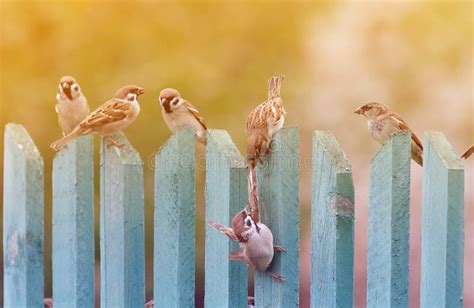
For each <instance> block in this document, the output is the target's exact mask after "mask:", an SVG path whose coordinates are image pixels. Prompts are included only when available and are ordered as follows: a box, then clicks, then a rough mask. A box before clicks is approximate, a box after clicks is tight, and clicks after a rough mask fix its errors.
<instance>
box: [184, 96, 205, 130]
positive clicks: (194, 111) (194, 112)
mask: <svg viewBox="0 0 474 308" xmlns="http://www.w3.org/2000/svg"><path fill="white" fill-rule="evenodd" d="M185 104H186V108H188V110H189V112H191V114H192V115H193V116H194V117H195V118H196V120H197V121H198V122H199V124H201V126H202V127H204V129H207V126H206V123H205V122H204V118H203V117H201V115H200V114H199V111H198V110H197V109H196V107H194V106H193V105H192V104H191V103H190V102H188V101H185Z"/></svg>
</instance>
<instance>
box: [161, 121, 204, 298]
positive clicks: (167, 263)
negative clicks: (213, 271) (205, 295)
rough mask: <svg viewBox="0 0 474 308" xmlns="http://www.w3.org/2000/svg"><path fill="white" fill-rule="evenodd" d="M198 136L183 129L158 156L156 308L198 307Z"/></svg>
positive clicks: (168, 142) (167, 143)
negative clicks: (196, 296)
mask: <svg viewBox="0 0 474 308" xmlns="http://www.w3.org/2000/svg"><path fill="white" fill-rule="evenodd" d="M194 216H195V205H194V133H193V131H192V130H191V129H182V130H180V131H179V132H178V133H176V134H175V135H173V136H172V137H171V138H170V139H169V140H168V141H167V142H166V144H165V145H164V146H163V147H162V148H161V149H160V150H159V151H158V153H157V154H156V162H155V217H154V230H155V231H154V235H155V237H154V253H153V254H154V257H153V263H154V267H153V273H154V274H153V275H154V276H153V277H154V278H153V279H154V292H153V294H154V304H155V307H192V306H193V305H194V256H195V253H194V232H195V231H194V228H195V222H194Z"/></svg>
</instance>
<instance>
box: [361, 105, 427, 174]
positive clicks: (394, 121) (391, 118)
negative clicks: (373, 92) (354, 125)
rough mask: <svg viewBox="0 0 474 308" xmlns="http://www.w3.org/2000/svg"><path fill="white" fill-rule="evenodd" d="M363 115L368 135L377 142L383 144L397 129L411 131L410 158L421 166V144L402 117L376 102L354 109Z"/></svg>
mask: <svg viewBox="0 0 474 308" xmlns="http://www.w3.org/2000/svg"><path fill="white" fill-rule="evenodd" d="M354 112H355V113H357V114H361V115H363V116H365V118H366V119H367V122H368V126H369V132H370V135H371V136H372V137H373V138H374V139H375V140H376V141H378V142H379V143H381V144H384V143H385V142H386V141H387V140H388V139H390V136H391V135H392V134H393V133H396V132H399V131H410V132H411V158H412V159H413V160H414V161H416V162H417V163H418V164H419V165H420V166H423V145H422V144H421V141H420V139H418V137H417V136H416V135H415V133H413V132H412V130H411V129H410V127H408V124H407V123H406V122H405V121H403V120H402V118H401V117H400V116H399V115H398V114H396V113H395V112H393V111H391V110H390V109H389V108H388V107H387V106H385V105H384V104H381V103H377V102H370V103H367V104H365V105H363V106H361V107H359V108H357V109H356V111H354Z"/></svg>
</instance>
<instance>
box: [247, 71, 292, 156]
mask: <svg viewBox="0 0 474 308" xmlns="http://www.w3.org/2000/svg"><path fill="white" fill-rule="evenodd" d="M284 79H285V77H284V76H275V77H272V78H270V80H269V81H268V99H267V100H266V101H264V102H263V103H261V104H260V105H258V106H257V107H256V108H255V109H254V110H253V111H252V112H250V114H249V115H248V117H247V124H246V135H247V160H248V162H249V165H256V164H257V162H258V161H259V160H260V156H261V155H265V154H267V153H268V150H269V146H270V142H271V141H272V138H273V135H274V134H275V132H276V131H277V130H279V129H280V128H282V127H283V123H284V122H285V115H286V111H285V108H283V100H282V99H281V97H280V89H281V84H282V82H283V80H284Z"/></svg>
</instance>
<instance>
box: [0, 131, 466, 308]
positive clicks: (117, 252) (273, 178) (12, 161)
mask: <svg viewBox="0 0 474 308" xmlns="http://www.w3.org/2000/svg"><path fill="white" fill-rule="evenodd" d="M117 138H120V142H123V143H125V144H126V145H125V146H124V147H123V148H120V149H118V148H115V147H112V148H107V147H105V146H104V143H102V145H101V156H100V157H101V161H100V165H101V168H100V250H101V251H100V255H101V259H100V270H101V282H100V286H101V307H143V305H144V302H145V265H144V264H145V258H144V250H145V247H144V245H145V241H144V183H143V162H142V160H141V158H140V156H139V154H138V153H137V152H136V151H135V150H134V149H133V148H132V147H131V146H130V144H129V143H128V142H127V140H126V138H125V137H124V135H120V136H117ZM424 143H425V157H424V158H425V165H424V167H423V170H424V171H423V172H424V183H423V216H422V262H421V271H422V273H421V306H422V307H434V306H436V307H440V306H443V307H461V306H462V304H463V303H462V289H463V250H464V171H463V165H462V162H461V161H460V159H459V157H458V156H457V155H456V154H455V152H454V151H453V149H452V147H451V146H450V145H449V143H448V142H447V140H446V139H445V138H444V136H443V135H442V134H440V133H436V132H429V133H426V134H425V139H424ZM298 144H299V140H298V129H297V128H296V127H290V128H284V129H282V130H280V131H279V132H278V133H277V134H276V135H275V138H274V141H273V142H272V146H271V153H270V155H269V156H268V157H267V158H266V159H264V163H263V165H262V166H260V167H259V168H258V170H257V171H258V183H259V193H260V200H261V203H262V204H263V205H265V209H266V210H263V211H261V212H262V214H263V215H264V219H265V220H266V222H267V224H268V225H269V227H270V228H271V230H272V231H273V234H274V242H275V243H276V244H281V245H283V246H284V247H285V249H286V253H282V254H277V255H276V257H275V259H274V261H273V262H272V271H274V272H276V273H278V274H281V275H283V276H284V277H285V282H284V283H278V282H276V281H274V280H273V279H272V278H270V277H269V276H266V275H263V274H260V273H256V274H255V305H256V307H297V306H298V292H299V272H300V268H299V247H300V242H299V238H300V237H299V212H300V210H299V199H298V190H299V186H298V183H299V169H300V166H299V147H298ZM4 159H5V161H4V183H5V186H4V225H3V228H4V230H3V251H4V306H5V307H42V305H43V289H44V268H43V263H44V262H43V238H44V231H43V229H44V225H43V216H44V213H43V208H44V201H43V200H44V180H43V177H44V170H43V169H44V168H43V160H42V158H41V155H40V153H39V151H38V150H37V148H36V146H35V144H34V142H33V141H32V139H31V138H30V136H29V135H28V133H27V131H26V130H25V129H24V128H23V127H22V126H20V125H15V124H8V125H7V126H6V128H5V155H4ZM194 166H195V158H194V136H193V132H192V131H191V130H189V129H183V130H181V131H179V132H178V133H177V134H175V135H173V136H172V137H171V138H170V139H169V140H168V142H167V143H166V144H165V145H164V146H163V147H162V148H161V149H160V151H159V152H158V153H157V155H156V160H155V167H156V168H155V186H154V187H155V199H154V200H155V207H154V252H153V255H154V257H153V261H154V276H153V279H154V290H153V291H154V303H155V307H192V306H193V305H194V288H195V278H194V273H195V263H194V259H195V244H194V243H195V242H194V238H195V198H194V173H195V172H194V168H195V167H194ZM312 174H313V180H312V192H313V194H312V214H311V227H312V229H311V243H312V257H311V261H312V265H311V274H312V281H311V288H310V289H311V306H312V307H351V306H353V298H354V294H353V290H354V288H353V285H354V211H355V205H354V185H353V181H352V173H351V164H350V162H349V160H348V159H347V158H346V157H345V155H344V153H343V151H342V149H341V148H340V146H339V145H338V143H337V141H336V139H335V138H334V136H333V135H332V134H331V133H329V132H322V131H316V132H315V133H314V135H313V157H312ZM93 180H94V175H93V143H92V137H82V138H79V139H77V140H74V141H72V142H70V143H69V144H68V147H67V149H65V150H63V151H61V152H60V153H58V154H57V155H56V157H55V158H54V162H53V229H52V230H53V254H52V263H53V302H54V307H55V308H57V307H93V306H94V296H95V295H94V224H93V220H94V219H93V206H94V204H93V203H94V201H93V200H94V190H93ZM409 189H410V134H409V133H397V134H395V135H394V136H393V137H392V139H391V140H390V141H389V142H387V143H386V144H385V145H384V146H382V147H381V149H380V150H379V151H378V152H377V153H376V154H375V156H374V158H373V160H372V163H371V182H370V192H369V220H368V224H369V225H368V259H367V269H368V275H367V276H368V277H367V306H368V307H408V290H409V288H408V271H409V267H408V262H409V207H410V191H409ZM246 202H247V167H246V163H245V159H244V158H243V157H242V155H241V154H240V153H239V151H238V150H237V148H236V147H235V145H234V143H233V142H232V140H231V138H230V136H229V135H228V134H227V132H226V131H223V130H209V132H208V145H207V149H206V219H213V220H216V221H219V222H221V223H224V224H227V225H230V220H231V218H232V217H233V215H234V214H235V213H236V212H237V211H239V210H241V209H242V208H243V207H244V206H245V204H246ZM235 248H236V244H235V243H232V242H230V241H229V239H228V238H227V237H225V236H223V235H222V234H219V233H218V232H216V231H215V230H213V229H211V228H210V227H209V226H207V227H206V241H205V273H206V275H205V306H206V307H247V275H248V273H247V267H246V266H245V265H244V264H243V263H241V262H235V261H230V260H229V259H228V253H229V252H230V251H232V250H233V249H235Z"/></svg>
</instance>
